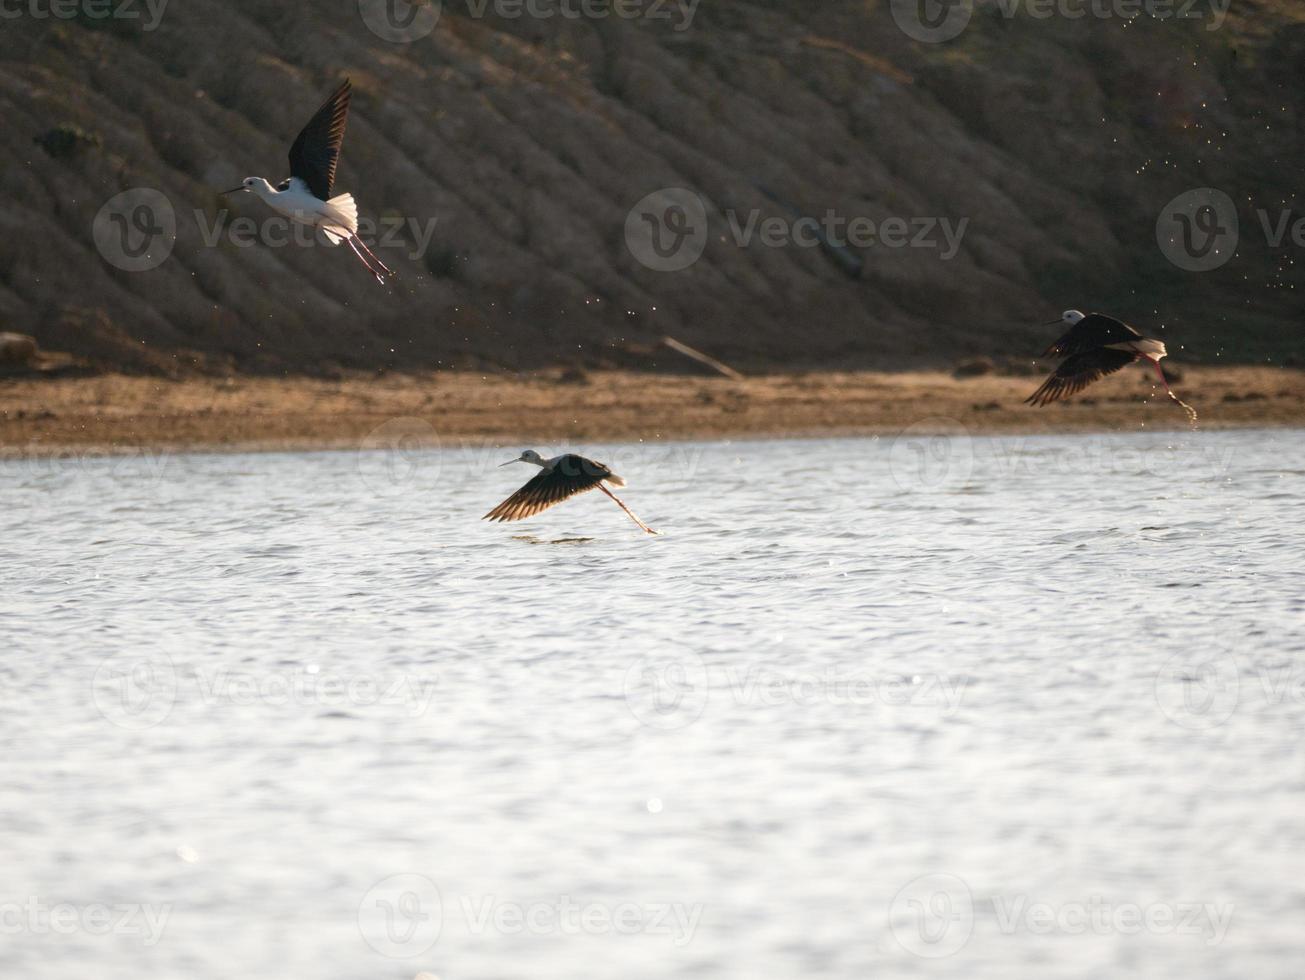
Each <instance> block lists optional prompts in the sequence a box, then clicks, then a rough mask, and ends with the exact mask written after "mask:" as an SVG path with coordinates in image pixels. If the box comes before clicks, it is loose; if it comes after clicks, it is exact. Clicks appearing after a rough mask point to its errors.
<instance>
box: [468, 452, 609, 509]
mask: <svg viewBox="0 0 1305 980" xmlns="http://www.w3.org/2000/svg"><path fill="white" fill-rule="evenodd" d="M610 479H612V471H611V470H609V469H608V468H607V467H606V466H604V465H603V464H602V463H595V462H594V461H593V460H592V459H585V458H584V457H583V456H574V455H572V456H563V457H562V458H561V459H560V460H558V462H557V465H555V466H554V467H553V468H552V469H551V470H545V471H544V472H542V473H540V474H539V475H538V476H536V477H535V478H534V479H533V480H531V481H530V482H529V483H527V484H526V485H525V486H524V487H522V488H521V489H520V490H518V491H517V492H516V493H514V494H513V495H512V496H510V497H508V499H507V500H505V501H503V502H502V503H501V504H499V505H498V506H497V507H495V508H494V509H493V510H491V511H490V512H489V513H488V514H486V515H485V516H484V518H482V520H488V521H520V520H524V519H525V518H527V517H534V516H535V515H536V514H538V513H540V512H541V511H545V510H548V508H550V507H552V506H553V505H554V504H560V503H561V502H562V501H563V500H568V499H570V498H571V497H574V496H575V495H576V494H580V493H584V492H585V491H586V490H592V489H593V488H594V487H596V486H598V484H600V483H602V482H603V481H604V480H610Z"/></svg>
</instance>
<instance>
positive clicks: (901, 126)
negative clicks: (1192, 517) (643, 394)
mask: <svg viewBox="0 0 1305 980" xmlns="http://www.w3.org/2000/svg"><path fill="white" fill-rule="evenodd" d="M1006 2H1007V3H1009V2H1010V0H1006ZM491 8H492V5H491ZM142 10H143V8H142ZM1201 10H1202V11H1203V12H1204V14H1205V17H1204V19H1202V20H1198V21H1190V22H1181V23H1180V22H1175V21H1172V20H1171V21H1165V22H1160V21H1155V20H1139V21H1135V22H1132V23H1129V22H1126V21H1124V20H1122V19H1120V18H1118V17H1116V18H1111V19H1105V20H1103V19H1098V18H1091V17H1089V18H1083V19H1079V20H1070V19H1065V18H1060V17H1057V18H1053V19H1050V20H1037V19H1034V18H1031V17H1028V16H1018V17H1014V18H1009V17H1005V16H1003V15H1002V14H1001V13H1000V11H999V10H998V9H997V8H996V7H994V6H993V4H990V3H980V4H979V5H978V9H977V10H976V12H975V16H974V18H973V20H972V21H971V23H970V24H969V26H968V27H967V28H966V30H965V31H964V33H963V34H962V35H961V36H960V37H959V38H957V39H956V40H954V41H951V42H949V43H944V44H921V43H919V42H916V41H913V40H911V39H910V38H908V37H907V36H906V35H905V34H903V32H902V31H901V30H899V29H898V27H897V26H896V24H895V23H894V20H893V17H892V16H891V12H890V8H889V4H888V2H887V0H882V2H874V0H858V2H839V0H829V2H820V3H809V2H798V0H788V2H778V0H771V2H766V0H752V2H742V0H740V2H732V0H731V2H727V0H716V2H713V0H703V2H702V3H701V4H700V5H699V6H698V7H697V9H696V15H695V16H694V18H693V21H692V24H691V26H690V27H689V29H687V30H676V29H674V26H673V25H671V24H667V23H666V22H661V21H656V22H654V21H651V20H649V19H642V20H622V19H618V18H608V19H601V20H600V19H583V20H572V19H566V18H562V17H553V18H549V19H540V18H531V17H523V18H516V19H510V18H504V17H501V16H497V17H496V16H493V15H492V14H491V15H488V16H484V17H477V16H475V15H474V13H473V8H470V7H469V6H468V5H467V4H466V3H453V2H449V3H446V4H445V5H444V9H443V11H442V15H441V16H440V19H439V23H438V25H437V26H436V27H435V29H434V31H433V32H432V33H431V34H430V35H429V36H427V37H425V38H423V39H421V40H418V41H415V42H413V43H410V44H400V43H391V42H387V41H385V40H382V39H381V38H379V37H378V36H377V35H376V34H375V33H373V32H372V31H371V30H369V29H368V27H367V25H366V23H365V22H364V18H363V17H362V16H360V13H359V7H358V4H357V3H354V2H347V0H339V2H331V3H327V2H320V3H313V4H276V3H268V2H264V0H185V2H184V3H181V2H176V3H173V4H171V5H169V6H168V7H167V9H166V10H165V12H164V14H163V17H162V19H161V21H160V23H159V25H158V28H157V29H156V30H152V31H145V30H142V29H141V24H140V22H137V21H127V20H118V19H111V20H107V21H95V20H92V19H90V18H88V17H85V16H83V17H79V18H77V19H75V20H71V21H63V20H56V19H36V18H33V17H31V16H23V17H20V18H18V19H15V20H10V21H6V22H5V23H4V25H3V27H2V28H0V115H2V118H3V120H4V126H3V128H2V130H0V154H3V164H2V167H0V173H2V174H3V176H2V178H0V189H2V190H0V193H3V198H4V207H3V209H0V222H2V223H3V232H4V233H3V234H0V329H8V330H17V331H21V332H25V333H30V334H33V335H34V336H36V337H37V338H38V340H39V341H40V342H41V344H42V346H43V347H45V348H51V349H57V350H67V351H71V352H73V353H74V354H76V355H78V356H80V357H83V358H86V359H87V360H89V361H91V362H92V363H93V364H95V365H97V366H101V367H119V368H123V367H125V368H129V369H133V370H151V371H156V370H157V371H166V372H177V371H183V372H184V371H188V370H194V369H199V370H205V371H228V370H232V369H235V370H246V371H302V372H309V373H320V372H328V373H329V372H333V371H338V370H340V369H342V368H346V369H347V368H379V367H400V368H404V367H414V368H416V367H433V366H439V365H443V366H468V367H485V368H496V367H508V368H519V367H524V366H528V365H532V364H539V363H552V364H565V363H579V364H587V365H601V364H616V365H622V366H650V367H651V366H655V365H658V364H663V365H664V364H665V363H666V362H667V361H668V360H670V361H674V360H675V356H674V355H668V354H666V353H665V352H659V351H658V350H657V349H656V348H655V347H654V346H653V345H654V343H655V341H656V339H657V338H658V337H660V336H661V335H663V334H671V335H674V336H676V337H678V338H680V339H681V340H684V341H686V342H688V343H690V344H693V345H696V346H699V347H701V348H703V349H706V350H709V351H710V352H712V353H713V354H715V355H717V356H720V357H722V358H723V359H725V360H727V361H730V362H732V363H735V364H736V365H737V366H740V367H744V368H749V369H762V368H766V367H776V366H782V365H802V366H821V365H838V366H844V367H846V366H858V367H896V366H905V365H914V364H929V363H950V362H951V361H952V360H953V359H954V358H955V357H956V356H959V355H960V354H964V353H978V352H984V353H996V354H998V355H1002V354H1010V355H1014V356H1023V355H1027V354H1030V353H1033V352H1034V351H1035V349H1036V348H1038V347H1039V345H1040V344H1041V343H1043V341H1044V340H1045V337H1046V336H1047V333H1048V328H1039V327H1037V326H1036V325H1035V324H1036V323H1037V321H1039V320H1045V319H1048V318H1050V317H1051V316H1054V315H1055V314H1056V313H1058V312H1059V311H1060V310H1061V309H1062V308H1064V307H1066V306H1070V305H1081V306H1086V307H1089V308H1092V307H1097V308H1101V307H1105V308H1109V309H1114V310H1119V311H1121V312H1123V313H1125V314H1127V315H1128V316H1129V317H1130V318H1133V319H1135V320H1136V321H1138V322H1139V323H1141V324H1145V325H1147V326H1148V327H1151V328H1154V329H1157V330H1159V329H1161V326H1162V325H1163V330H1164V334H1165V336H1167V337H1168V338H1169V339H1170V340H1171V343H1172V344H1173V346H1174V347H1178V346H1181V347H1182V348H1183V349H1182V351H1181V352H1178V351H1175V352H1176V353H1180V356H1183V357H1186V358H1187V359H1189V360H1200V361H1206V362H1214V361H1217V360H1220V359H1223V360H1262V359H1264V358H1266V357H1268V358H1270V359H1285V358H1288V357H1292V356H1299V355H1300V353H1301V352H1302V351H1305V337H1303V330H1302V316H1301V312H1300V303H1299V298H1298V296H1297V295H1296V288H1297V286H1298V285H1300V284H1301V272H1300V263H1299V262H1297V259H1298V258H1300V257H1301V254H1300V253H1301V252H1302V249H1301V248H1299V247H1297V246H1295V245H1293V244H1292V243H1291V241H1290V238H1289V239H1288V240H1287V241H1286V242H1284V243H1283V244H1282V246H1280V247H1277V248H1272V247H1270V246H1269V245H1268V244H1267V243H1266V241H1265V235H1264V233H1263V231H1262V230H1261V229H1260V224H1259V220H1258V219H1257V217H1256V210H1257V209H1266V210H1268V211H1269V212H1270V214H1271V217H1272V220H1274V221H1276V220H1277V215H1278V213H1279V212H1281V211H1284V210H1286V211H1288V212H1290V213H1291V216H1292V219H1293V220H1295V218H1297V217H1299V215H1298V214H1296V213H1295V212H1294V211H1292V210H1291V209H1299V206H1300V196H1299V195H1300V189H1301V186H1302V162H1305V153H1303V151H1305V145H1303V142H1305V141H1302V138H1301V118H1302V111H1303V110H1305V9H1301V8H1300V5H1296V4H1291V3H1286V2H1281V3H1279V2H1258V3H1253V2H1240V3H1235V4H1234V9H1233V10H1231V11H1230V12H1229V14H1228V18H1227V20H1226V22H1224V23H1223V24H1222V26H1220V27H1219V29H1217V30H1210V29H1208V28H1210V27H1211V26H1212V21H1211V20H1210V12H1209V6H1208V4H1206V5H1204V6H1203V7H1201ZM344 75H349V76H352V78H353V80H354V83H355V86H356V91H355V97H354V107H353V115H352V120H351V124H350V130H349V135H348V139H347V140H346V143H345V150H344V156H343V161H342V164H341V168H340V174H339V181H338V186H339V187H340V188H341V189H344V190H351V191H353V192H354V193H355V195H356V196H357V198H358V200H359V202H360V205H361V208H362V211H363V212H364V214H367V215H371V216H374V217H377V218H381V219H390V220H394V219H402V220H403V221H405V222H408V223H409V232H408V233H407V234H408V235H409V236H411V227H413V225H412V223H413V222H415V226H416V227H417V228H419V229H420V228H421V227H423V226H424V224H425V223H426V222H427V221H428V220H429V219H434V220H435V222H436V224H435V232H434V236H433V238H432V240H431V241H430V244H429V247H428V248H425V249H424V250H419V249H416V248H415V247H414V243H413V242H412V241H411V240H409V241H407V242H406V243H405V242H402V241H400V243H399V244H398V245H396V246H392V247H388V248H385V249H384V250H383V253H382V254H383V255H384V256H385V258H386V260H387V261H388V262H389V263H390V264H391V265H392V266H394V267H396V268H397V269H398V270H399V273H400V278H399V280H398V282H397V284H396V285H394V286H392V287H390V288H388V289H384V288H381V287H379V286H378V285H377V284H376V283H375V282H374V281H372V280H371V279H370V278H369V277H368V276H367V275H366V274H365V272H364V271H363V270H362V269H361V267H358V266H356V264H355V262H354V259H353V257H352V256H351V255H350V254H349V253H348V251H347V250H345V249H334V250H329V251H328V250H324V249H320V248H298V247H280V248H278V247H272V246H270V245H268V244H258V245H256V246H254V247H240V246H238V245H236V244H234V243H233V242H232V241H230V240H229V239H228V238H225V237H224V238H222V239H220V240H219V242H218V244H216V245H209V244H207V243H206V241H205V233H206V230H207V229H208V227H209V226H210V225H211V223H212V222H214V221H216V220H217V218H218V215H219V213H220V211H221V210H222V209H223V208H226V207H230V208H231V210H232V216H235V215H244V216H248V217H251V218H253V219H255V220H258V221H262V220H263V219H265V218H267V217H268V216H269V214H270V213H269V212H268V211H267V210H266V208H264V207H263V205H262V204H261V203H260V202H258V201H256V200H253V199H251V198H250V197H248V196H240V197H237V198H223V197H221V196H219V193H218V192H219V191H221V190H224V189H226V188H228V187H231V186H233V185H234V184H236V183H237V182H238V181H239V180H240V178H242V177H244V176H247V175H249V174H263V175H265V176H267V177H269V178H272V179H274V180H275V179H280V178H281V177H282V176H284V175H285V172H284V171H285V162H284V155H285V150H286V147H287V145H288V143H289V141H290V139H291V138H292V137H293V136H294V134H295V133H296V132H297V130H298V128H299V126H300V125H301V124H302V123H303V122H304V121H305V120H306V118H307V116H308V115H309V114H310V113H311V112H312V110H313V109H315V108H316V106H317V105H318V103H319V102H320V101H321V99H322V98H323V97H324V96H325V94H326V93H327V91H329V89H330V88H331V87H332V86H333V85H334V84H335V83H336V82H337V81H338V79H339V78H340V77H342V76H344ZM136 186H146V187H152V188H157V189H158V190H160V191H162V192H163V193H164V194H165V195H166V196H167V198H168V199H169V200H170V201H171V202H172V204H173V206H174V207H175V210H176V213H177V241H176V247H175V250H174V252H173V253H172V255H171V257H170V258H169V259H168V260H167V261H166V262H165V263H164V264H163V265H162V266H160V267H159V268H157V269H154V270H153V271H149V272H140V273H129V272H124V271H120V270H119V269H116V268H114V267H113V266H112V265H111V264H109V263H108V262H106V261H105V260H104V259H103V258H102V257H101V255H100V254H99V253H98V252H97V250H96V247H95V244H94V241H93V240H92V234H91V229H92V224H93V221H94V219H95V216H96V214H97V212H98V211H99V210H100V208H101V205H103V204H104V202H105V201H106V200H108V199H109V198H111V197H112V196H113V195H115V194H117V193H118V192H120V191H122V190H123V189H126V188H129V187H136ZM1201 186H1212V187H1216V188H1219V189H1222V190H1224V191H1225V192H1226V193H1228V194H1229V195H1230V196H1231V197H1232V199H1233V200H1234V201H1235V202H1236V203H1237V207H1238V211H1239V217H1240V220H1241V225H1242V234H1241V244H1240V248H1239V250H1238V252H1237V254H1236V256H1235V257H1234V258H1233V259H1232V260H1231V261H1230V262H1228V264H1227V265H1225V266H1223V267H1222V268H1220V269H1217V270H1215V271H1211V272H1204V273H1192V272H1186V271H1183V270H1180V269H1178V268H1176V267H1175V266H1174V265H1173V264H1171V263H1170V262H1168V261H1167V260H1166V258H1165V256H1164V255H1163V254H1162V253H1161V250H1160V249H1159V248H1158V246H1157V244H1156V232H1155V229H1156V219H1157V216H1158V215H1159V214H1160V211H1161V209H1162V207H1163V206H1164V204H1165V202H1167V201H1169V200H1170V199H1171V198H1173V197H1174V196H1175V195H1176V194H1178V193H1180V192H1182V191H1185V190H1187V189H1189V188H1192V187H1201ZM664 187H686V188H691V189H693V190H694V191H696V192H698V193H699V194H700V195H701V196H702V198H703V199H704V201H705V202H706V204H707V213H708V220H709V223H710V236H709V240H708V242H707V245H706V250H705V253H704V254H703V256H702V258H701V259H700V260H699V261H698V262H696V263H695V264H693V265H692V266H691V267H689V268H688V269H685V270H683V271H679V272H657V271H652V270H650V269H648V268H646V267H645V266H644V265H642V264H641V263H640V262H639V261H637V260H636V258H635V257H634V256H633V255H632V254H631V251H630V249H629V248H628V247H627V245H626V238H625V234H624V229H625V225H626V218H627V214H628V213H629V211H630V208H631V207H632V206H633V205H634V204H635V202H637V201H639V200H640V199H641V198H643V197H644V196H645V195H647V194H649V193H650V192H652V191H655V190H657V189H659V188H664ZM829 210H832V211H833V212H835V213H836V214H838V215H841V216H844V217H847V218H851V217H859V216H864V217H869V218H871V219H873V220H875V221H876V222H880V221H882V220H883V219H885V218H889V217H893V216H898V217H904V218H908V219H912V218H925V217H933V218H947V219H949V221H950V222H951V223H952V224H953V226H955V225H956V224H957V223H959V222H960V221H961V220H962V219H967V220H968V224H967V225H966V231H965V234H964V237H963V238H962V240H961V244H960V248H959V251H958V252H957V254H956V255H955V257H954V258H952V259H951V260H950V261H943V260H942V259H941V258H940V254H939V249H937V248H909V247H908V248H886V247H883V246H882V245H877V246H872V247H868V248H844V249H834V248H820V247H816V248H798V247H792V246H790V247H765V246H763V245H760V244H757V243H755V242H754V244H753V245H752V246H750V247H747V248H743V247H739V246H738V245H737V244H736V243H735V242H734V241H733V240H732V238H731V229H730V223H729V220H728V217H727V212H735V213H739V214H744V215H746V214H747V213H749V212H752V211H756V212H758V213H760V214H761V215H764V216H780V217H784V218H786V219H788V220H791V219H792V218H793V217H794V216H797V215H813V216H820V215H823V214H825V213H826V212H827V211H829ZM935 237H939V238H940V237H941V236H940V235H939V236H935ZM418 252H420V254H416V257H412V258H410V257H409V253H414V254H415V253H418Z"/></svg>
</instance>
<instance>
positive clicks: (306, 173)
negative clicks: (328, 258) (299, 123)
mask: <svg viewBox="0 0 1305 980" xmlns="http://www.w3.org/2000/svg"><path fill="white" fill-rule="evenodd" d="M351 90H352V86H351V85H350V82H349V79H347V78H346V79H345V80H344V84H342V85H341V86H340V87H339V88H338V89H336V90H335V91H334V92H333V93H331V97H330V98H329V99H327V100H326V101H325V102H324V103H323V104H322V107H321V108H320V109H318V110H317V113H316V115H314V116H313V118H312V119H310V120H308V125H307V126H305V127H304V129H303V132H301V133H300V134H299V136H298V137H297V138H296V139H295V142H294V146H292V147H290V173H291V175H293V176H295V177H298V178H299V179H300V180H302V181H303V182H304V183H305V184H307V185H308V189H309V190H310V191H312V192H313V195H314V196H315V197H317V198H318V199H320V200H323V201H329V200H330V199H331V188H332V187H333V186H334V185H335V165H336V164H337V163H338V162H339V160H340V144H341V143H343V142H344V127H345V123H346V122H348V120H349V93H350V91H351Z"/></svg>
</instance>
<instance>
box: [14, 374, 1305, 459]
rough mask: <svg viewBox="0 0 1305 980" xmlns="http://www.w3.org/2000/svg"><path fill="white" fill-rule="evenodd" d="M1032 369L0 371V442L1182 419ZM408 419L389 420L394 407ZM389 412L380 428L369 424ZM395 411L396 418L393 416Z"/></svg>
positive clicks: (714, 431)
mask: <svg viewBox="0 0 1305 980" xmlns="http://www.w3.org/2000/svg"><path fill="white" fill-rule="evenodd" d="M1182 370H1183V380H1182V381H1181V382H1179V383H1178V384H1176V385H1175V389H1176V390H1177V391H1178V392H1179V393H1180V394H1181V395H1182V397H1184V398H1185V399H1186V400H1187V401H1189V402H1191V403H1192V405H1194V406H1195V407H1196V409H1197V410H1198V411H1199V412H1200V416H1201V426H1202V427H1203V428H1207V429H1214V428H1237V427H1256V426H1296V425H1305V372H1302V371H1299V370H1293V369H1286V368H1272V367H1228V368H1210V367H1188V366H1184V367H1183V369H1182ZM1036 385H1037V378H1035V377H1032V376H1030V377H1010V376H1000V375H987V376H983V377H978V378H971V379H965V380H957V379H954V378H952V377H951V376H950V375H948V374H943V373H903V374H886V373H872V372H857V373H822V374H806V373H801V374H775V375H768V376H764V377H755V378H748V379H746V380H743V381H731V380H728V379H725V378H719V379H717V378H702V377H683V376H681V377H666V376H664V375H647V374H634V373H627V372H616V371H610V372H597V373H593V374H590V375H587V376H585V375H574V374H562V373H559V372H548V373H541V374H536V375H531V376H525V375H516V376H510V375H489V376H485V375H480V374H473V373H464V372H442V373H431V374H421V375H387V376H381V377H376V378H356V379H346V380H341V381H326V380H319V379H305V378H291V379H285V380H274V379H262V378H244V377H242V378H233V379H206V378H203V379H191V380H186V381H166V380H159V379H154V378H142V377H134V376H124V375H104V376H99V377H92V378H59V379H55V380H34V379H10V380H7V381H0V455H5V456H21V455H42V454H49V453H61V452H66V451H69V450H71V449H74V448H76V449H86V450H94V451H130V450H132V449H134V448H139V447H150V448H169V449H213V450H236V449H278V448H297V449H328V448H357V447H358V446H361V445H366V444H370V442H375V441H377V439H378V438H379V439H380V440H381V441H382V442H384V440H385V439H386V438H387V437H386V436H385V433H391V434H397V435H400V436H405V437H408V438H414V439H416V440H417V441H430V442H435V441H438V442H440V443H442V444H444V445H456V444H458V443H459V441H460V440H464V439H478V440H500V441H503V442H506V443H510V444H511V445H513V446H517V445H518V444H522V445H524V444H528V443H530V442H532V441H538V442H542V443H544V444H546V445H550V446H557V445H559V444H568V445H570V444H575V443H577V442H586V441H600V440H618V439H621V440H625V439H630V440H633V439H644V440H658V439H706V438H715V437H750V436H797V435H815V434H860V433H891V432H899V431H901V430H903V429H905V428H907V427H909V426H913V425H917V424H921V425H926V426H933V427H937V428H939V429H946V428H948V427H953V426H955V425H956V424H959V425H961V426H964V427H965V428H966V429H967V430H969V431H975V432H993V433H998V432H1060V431H1139V430H1144V429H1153V430H1154V429H1183V428H1185V426H1186V423H1185V419H1184V416H1183V413H1182V412H1181V411H1179V410H1178V409H1177V407H1176V406H1174V405H1173V404H1172V403H1170V402H1169V401H1168V399H1166V398H1165V397H1164V395H1163V393H1160V395H1159V396H1158V397H1157V396H1156V393H1155V391H1154V389H1153V386H1152V384H1151V380H1150V379H1149V377H1148V376H1147V375H1145V374H1143V373H1142V372H1140V371H1125V372H1122V373H1121V374H1120V375H1117V376H1115V377H1112V378H1108V379H1106V380H1105V381H1103V382H1101V383H1100V384H1098V385H1096V386H1094V387H1093V388H1092V389H1091V390H1090V392H1089V393H1088V394H1087V395H1086V396H1085V397H1081V398H1078V399H1076V400H1075V401H1072V402H1070V403H1068V404H1063V405H1056V406H1052V407H1050V408H1047V409H1041V410H1037V409H1032V408H1029V407H1027V406H1025V405H1023V404H1021V401H1022V399H1023V398H1024V397H1025V396H1026V395H1027V394H1028V393H1029V392H1031V391H1032V390H1033V389H1034V388H1035V387H1036ZM395 419H402V420H416V421H413V422H404V423H398V425H399V429H398V430H396V429H395V428H394V426H395V425H396V423H394V422H393V421H392V420H395ZM387 423H390V428H388V429H386V430H382V433H381V435H379V436H378V434H377V430H378V429H380V427H382V426H385V425H386V424H387ZM404 426H406V428H405V427H404Z"/></svg>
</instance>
